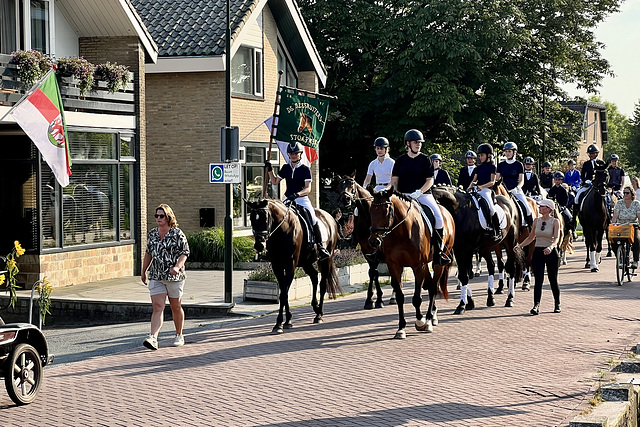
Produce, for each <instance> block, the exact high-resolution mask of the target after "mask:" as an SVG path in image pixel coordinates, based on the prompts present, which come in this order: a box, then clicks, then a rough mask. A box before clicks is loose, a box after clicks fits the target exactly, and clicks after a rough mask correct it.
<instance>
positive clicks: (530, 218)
mask: <svg viewBox="0 0 640 427" xmlns="http://www.w3.org/2000/svg"><path fill="white" fill-rule="evenodd" d="M524 220H525V222H526V223H527V227H529V228H531V227H532V226H533V215H532V214H526V217H525V219H524Z"/></svg>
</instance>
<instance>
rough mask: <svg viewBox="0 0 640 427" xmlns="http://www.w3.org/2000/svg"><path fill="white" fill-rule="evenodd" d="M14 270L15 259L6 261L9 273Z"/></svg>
mask: <svg viewBox="0 0 640 427" xmlns="http://www.w3.org/2000/svg"><path fill="white" fill-rule="evenodd" d="M14 268H16V260H15V259H10V260H8V261H7V269H8V270H9V271H11V270H13V269H14Z"/></svg>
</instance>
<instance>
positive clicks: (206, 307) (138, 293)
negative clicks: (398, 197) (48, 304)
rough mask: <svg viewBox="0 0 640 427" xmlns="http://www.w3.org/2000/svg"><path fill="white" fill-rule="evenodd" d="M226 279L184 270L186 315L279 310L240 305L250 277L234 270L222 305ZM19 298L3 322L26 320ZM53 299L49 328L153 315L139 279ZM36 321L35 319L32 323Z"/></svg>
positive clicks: (58, 293)
mask: <svg viewBox="0 0 640 427" xmlns="http://www.w3.org/2000/svg"><path fill="white" fill-rule="evenodd" d="M224 274H225V273H224V271H221V270H187V280H186V283H185V289H184V296H183V298H182V304H183V308H184V310H185V313H186V314H187V315H188V316H190V317H218V316H226V315H233V316H262V315H265V314H268V313H272V312H274V311H277V310H278V309H279V305H278V304H277V303H271V302H261V301H244V300H243V291H244V279H245V278H246V277H247V276H248V274H249V271H243V270H242V271H241V270H234V271H233V288H232V294H233V303H232V304H229V303H225V301H224V285H225V283H224V279H225V276H224ZM360 289H362V286H361V285H357V286H355V285H354V286H346V287H344V292H345V294H347V293H352V292H355V291H356V290H360ZM17 294H18V298H19V299H20V300H21V301H20V305H21V306H22V309H21V310H20V312H19V313H16V314H15V316H11V315H8V316H6V318H5V321H7V322H16V321H18V322H24V321H26V318H27V317H28V314H27V313H28V301H29V297H30V295H31V291H30V290H24V291H18V292H17ZM36 295H37V293H36ZM2 296H4V295H2ZM51 298H52V301H53V303H52V315H51V316H48V317H47V324H48V325H54V324H55V325H60V324H73V323H82V322H90V323H102V321H104V322H107V321H108V322H113V321H117V320H121V321H131V320H146V319H147V318H148V317H149V316H150V315H151V300H150V298H149V291H148V289H147V287H146V286H145V285H144V284H143V283H142V281H141V280H140V276H129V277H122V278H117V279H108V280H102V281H98V282H91V283H83V284H79V285H72V286H67V287H63V288H56V289H55V290H54V291H53V292H52V294H51ZM310 302H311V300H310V298H301V299H299V300H290V305H291V307H295V306H300V305H304V304H309V303H310ZM168 307H169V303H168V301H167V311H166V312H165V314H167V315H168V314H169V313H170V310H169V308H168ZM3 316H5V315H4V314H3ZM20 316H22V317H20ZM36 319H37V318H35V315H34V322H37V320H36Z"/></svg>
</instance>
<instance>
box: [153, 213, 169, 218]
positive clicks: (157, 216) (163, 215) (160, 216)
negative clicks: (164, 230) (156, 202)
mask: <svg viewBox="0 0 640 427" xmlns="http://www.w3.org/2000/svg"><path fill="white" fill-rule="evenodd" d="M154 216H155V217H156V218H164V217H165V216H166V215H165V214H155V215H154Z"/></svg>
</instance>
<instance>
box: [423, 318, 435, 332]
mask: <svg viewBox="0 0 640 427" xmlns="http://www.w3.org/2000/svg"><path fill="white" fill-rule="evenodd" d="M425 332H433V323H431V322H430V321H427V327H426V328H425Z"/></svg>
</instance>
